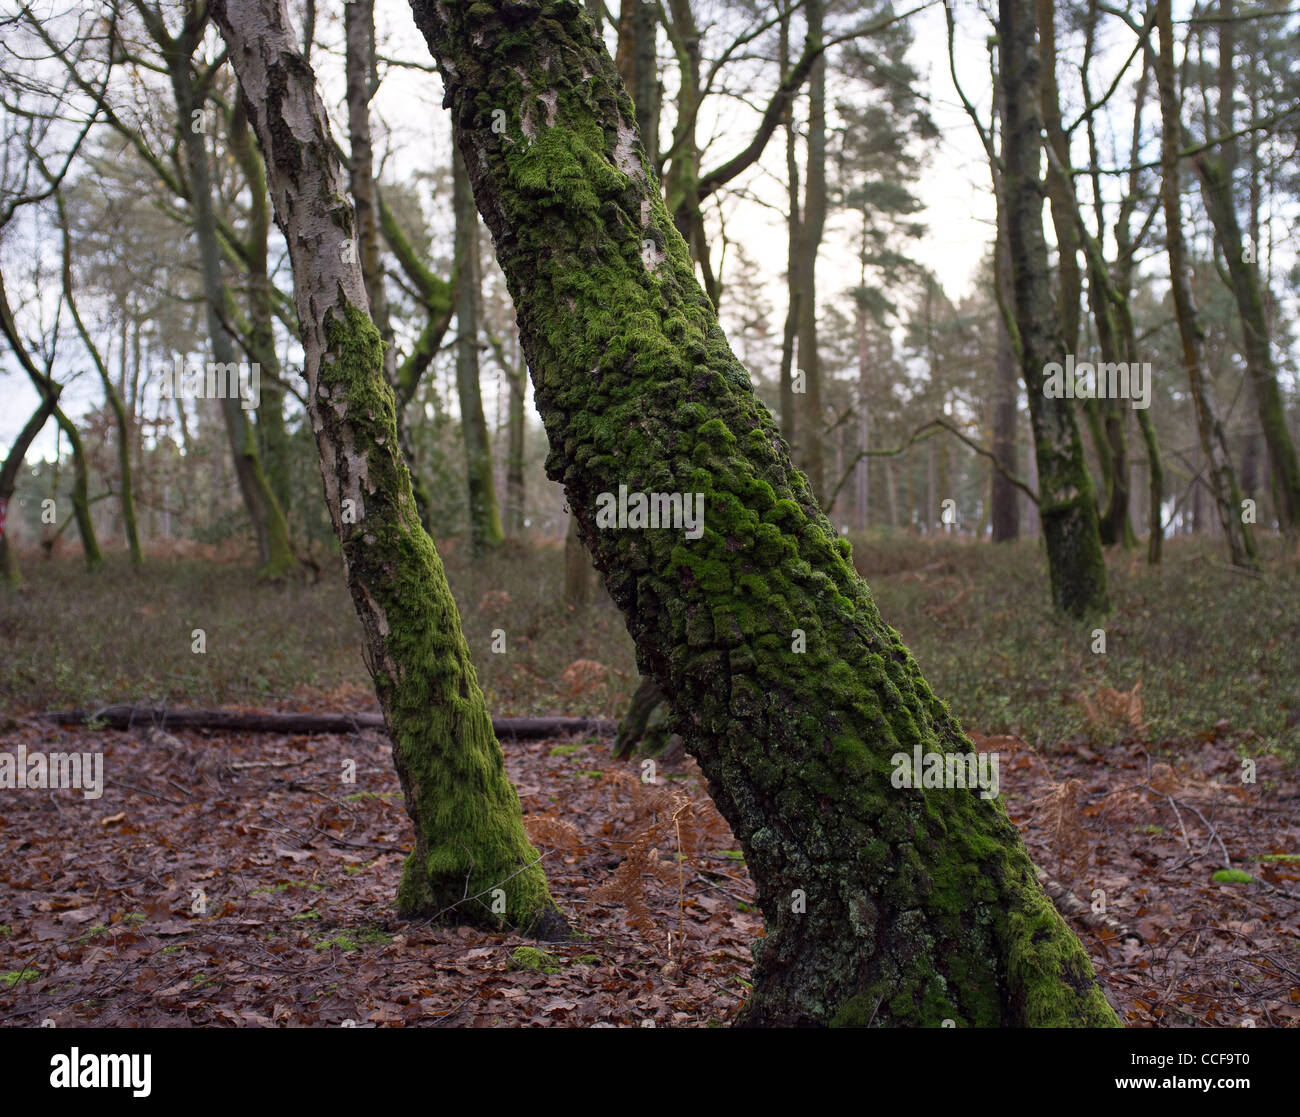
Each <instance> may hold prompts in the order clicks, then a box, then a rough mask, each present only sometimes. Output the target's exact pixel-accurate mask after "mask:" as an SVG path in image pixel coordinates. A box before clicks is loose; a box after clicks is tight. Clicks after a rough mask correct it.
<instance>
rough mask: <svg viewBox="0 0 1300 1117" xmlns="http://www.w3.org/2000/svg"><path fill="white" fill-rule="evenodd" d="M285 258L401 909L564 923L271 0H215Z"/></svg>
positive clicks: (337, 173)
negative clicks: (383, 732)
mask: <svg viewBox="0 0 1300 1117" xmlns="http://www.w3.org/2000/svg"><path fill="white" fill-rule="evenodd" d="M212 14H213V18H214V19H215V20H216V22H217V24H218V25H219V27H220V29H221V32H222V34H223V36H224V37H225V40H226V43H227V45H228V46H229V49H230V59H231V63H232V64H233V66H234V68H235V73H236V74H237V75H238V77H239V80H240V84H241V85H242V86H243V88H244V90H245V92H246V93H247V95H248V98H249V102H250V104H251V105H252V106H253V125H254V128H255V130H256V132H257V136H258V140H259V141H260V143H261V145H262V150H263V151H264V152H266V154H267V172H268V177H269V180H270V185H271V196H272V200H273V202H274V206H275V214H276V220H277V222H278V223H279V225H280V228H281V230H282V231H283V233H284V238H285V241H286V243H287V244H288V246H289V253H290V259H291V261H292V264H293V275H294V295H295V301H296V304H297V307H298V316H299V329H300V333H301V338H302V344H303V352H304V365H305V367H304V377H305V380H306V387H307V392H306V398H307V409H308V414H309V418H310V420H311V424H312V429H313V430H314V431H315V434H316V444H317V447H318V449H319V451H320V460H321V475H322V477H323V479H324V482H325V499H326V503H327V504H328V506H329V511H330V517H331V519H332V521H333V523H334V528H335V530H336V531H337V533H338V536H339V540H340V542H341V544H342V549H343V558H344V561H345V565H346V568H347V577H348V586H349V589H350V590H351V592H352V601H353V604H354V606H355V607H356V611H357V615H358V617H359V618H360V620H361V624H362V628H363V630H364V634H365V648H366V653H367V665H368V667H369V668H370V671H371V674H372V676H373V678H374V680H375V692H376V695H377V696H378V698H379V702H380V706H381V708H382V709H383V713H384V721H385V724H386V726H387V729H388V734H389V737H390V738H391V740H392V742H393V760H394V763H395V765H396V767H397V772H398V776H399V777H400V779H401V784H402V791H403V794H404V796H405V801H406V810H407V813H408V814H409V815H410V817H411V821H412V823H413V824H414V826H415V847H414V849H413V850H412V852H411V855H410V856H409V857H408V858H407V861H406V865H405V867H404V870H403V874H402V883H401V887H400V890H399V892H398V897H397V903H398V909H399V910H400V911H401V912H402V913H403V914H406V915H410V916H420V917H426V918H442V919H446V920H450V921H456V922H466V923H478V924H484V925H489V926H490V925H494V924H498V923H500V922H502V921H505V922H507V923H510V924H514V925H516V926H519V927H522V928H533V929H534V932H535V933H538V934H554V933H560V932H561V931H562V930H563V928H564V919H563V917H562V916H560V915H559V913H558V911H557V910H556V908H555V905H554V903H553V901H552V900H551V897H550V894H549V892H548V890H547V886H546V878H545V875H544V873H543V871H542V869H541V866H540V864H539V857H538V854H537V851H536V850H535V849H533V847H532V846H531V844H530V843H529V841H528V838H527V837H526V835H525V834H524V828H523V821H522V817H521V813H520V808H519V798H518V796H517V795H516V794H515V791H514V788H513V787H511V785H510V782H509V780H508V779H507V777H506V773H505V763H504V759H503V757H502V755H501V748H500V746H499V745H498V744H497V741H496V738H495V737H494V736H493V733H492V722H491V719H490V718H489V716H488V712H487V708H486V706H485V704H484V701H483V694H482V692H481V691H480V690H479V688H478V684H477V682H476V680H475V676H474V668H473V665H472V664H471V662H470V656H469V649H468V647H467V645H466V643H465V637H464V635H463V634H462V632H461V627H460V618H459V615H458V613H457V611H456V604H455V601H454V600H453V599H452V595H451V591H450V589H449V588H448V586H447V581H446V577H445V575H444V573H443V568H442V562H441V560H440V559H439V557H438V552H437V550H436V549H435V548H434V545H433V542H432V541H431V540H430V539H429V537H428V535H426V534H425V532H424V529H423V528H422V527H421V526H420V522H419V519H418V517H417V516H416V512H415V500H414V497H413V495H412V492H411V481H410V474H409V473H408V471H407V468H406V465H405V463H404V462H403V460H402V457H401V454H400V451H399V449H398V446H397V437H396V433H397V432H396V419H395V416H394V397H393V391H392V387H391V385H389V383H388V381H387V380H386V379H385V377H384V372H383V356H382V343H381V341H380V337H379V332H378V330H377V329H376V328H375V326H374V324H373V323H372V322H371V321H370V319H369V318H368V317H367V313H366V290H365V284H364V281H363V278H362V275H361V268H360V265H359V263H358V262H357V260H356V254H355V252H350V251H348V249H349V248H350V247H352V246H354V245H355V241H354V240H353V237H354V230H355V226H354V217H353V211H352V207H351V205H350V203H349V202H348V201H347V198H346V194H345V189H344V181H343V178H342V172H341V170H340V168H339V166H338V162H337V159H336V158H335V155H334V148H333V141H332V139H331V137H330V133H329V125H328V122H327V119H326V115H325V108H324V106H323V104H322V103H321V100H320V98H319V96H318V95H317V92H316V84H315V76H314V74H313V73H312V71H311V68H310V67H309V66H308V65H307V63H306V62H305V61H304V60H303V58H302V55H301V53H300V52H299V50H298V48H297V46H296V45H295V43H294V40H293V38H292V36H291V34H290V32H289V28H290V22H289V19H288V12H287V10H286V7H285V4H284V0H214V2H213V4H212Z"/></svg>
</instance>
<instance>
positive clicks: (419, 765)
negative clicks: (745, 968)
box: [319, 306, 563, 929]
mask: <svg viewBox="0 0 1300 1117" xmlns="http://www.w3.org/2000/svg"><path fill="white" fill-rule="evenodd" d="M328 340H329V352H328V354H327V358H326V360H325V362H324V363H323V364H322V367H321V371H320V378H319V390H320V391H321V393H322V394H323V395H327V396H328V401H329V402H328V403H325V404H324V406H325V407H327V408H329V409H332V410H333V411H334V412H335V413H336V414H338V415H340V416H341V417H342V420H343V422H344V424H345V427H344V429H345V430H347V431H349V432H350V433H351V436H352V438H353V443H352V445H351V446H350V447H349V452H350V453H351V454H354V455H355V457H356V461H357V462H358V466H359V468H360V470H361V471H362V472H361V477H362V483H361V485H360V486H359V488H358V489H357V490H356V492H355V493H353V494H348V493H343V494H341V496H342V499H351V500H356V499H358V498H359V499H360V501H361V502H362V505H363V507H361V508H358V509H356V515H355V521H356V522H355V524H352V523H349V522H348V520H347V517H344V522H343V523H342V524H341V525H340V529H341V537H342V540H343V553H344V557H345V559H346V561H347V565H348V574H349V579H348V580H349V584H350V585H351V587H352V591H353V595H354V597H358V598H360V599H361V600H360V601H359V606H360V607H361V609H362V610H363V612H364V613H370V612H375V613H377V615H378V617H379V618H380V620H379V622H378V623H379V625H380V637H381V639H382V641H383V646H384V650H385V660H384V662H383V663H378V664H372V665H371V667H372V670H373V671H374V676H375V687H376V690H377V692H378V694H379V697H380V701H381V704H382V705H383V708H384V711H385V715H386V717H387V720H388V725H389V731H390V736H391V738H392V741H393V754H394V760H395V762H396V765H397V770H398V773H399V776H400V777H401V782H402V790H403V792H404V794H405V797H406V808H407V813H408V814H409V815H410V816H411V820H412V822H413V823H414V824H415V830H416V841H415V848H414V849H413V851H412V853H411V855H410V856H409V857H408V858H407V861H406V864H405V866H404V868H403V873H402V883H401V887H400V890H399V893H398V908H399V910H400V911H402V912H403V913H404V914H406V915H411V916H415V915H419V916H425V917H429V916H443V917H445V918H449V919H451V920H454V921H456V922H474V923H482V924H487V925H500V924H503V923H504V924H512V925H515V926H520V927H524V928H532V929H538V928H539V927H542V928H551V927H553V926H555V925H558V924H561V923H562V922H563V921H562V920H561V919H560V918H559V917H558V913H557V912H556V910H555V905H554V903H553V901H552V900H551V897H550V894H549V892H548V891H547V887H546V878H545V876H544V874H543V872H542V869H541V866H540V863H539V855H538V853H537V850H535V849H534V848H533V846H532V845H531V844H530V842H529V841H528V838H527V836H526V835H525V833H524V829H523V822H522V818H521V814H520V808H519V798H518V796H517V795H516V793H515V791H514V788H513V787H512V786H511V785H510V781H509V779H508V778H507V777H506V772H505V762H504V759H503V757H502V754H501V748H500V746H499V745H498V744H497V741H496V738H495V736H494V735H493V732H492V721H491V718H490V717H489V715H488V711H487V707H486V704H485V702H484V699H483V694H482V692H481V691H480V690H479V687H478V683H477V680H476V678H475V673H474V667H473V664H472V663H471V661H470V656H469V649H468V647H467V645H466V643H465V638H464V635H463V633H462V631H461V625H460V615H459V613H458V612H457V610H456V603H455V601H454V600H453V598H452V595H451V590H450V588H449V587H448V585H447V581H446V576H445V574H444V571H443V566H442V561H441V559H440V558H439V556H438V552H437V550H436V549H435V548H434V545H433V541H432V540H431V539H430V538H429V536H428V535H427V534H426V533H425V532H424V530H423V528H422V527H421V526H420V523H419V518H418V516H417V515H416V510H415V503H414V498H413V496H412V494H411V486H410V477H409V474H408V473H407V470H406V467H405V465H404V464H403V462H402V461H401V458H400V456H399V455H398V454H397V453H396V452H395V450H396V437H397V429H396V419H395V415H394V399H393V393H392V390H391V388H390V387H389V386H388V384H387V383H386V382H385V381H384V380H383V378H382V377H381V376H380V375H378V370H379V369H380V368H382V345H383V343H382V341H381V340H380V337H379V332H378V330H377V329H376V328H375V327H374V326H373V325H372V324H371V322H370V320H369V318H368V317H367V316H366V315H365V314H364V313H363V312H362V311H360V310H358V309H356V308H355V307H352V306H348V307H347V310H346V316H345V317H344V318H343V319H342V320H335V321H333V322H332V323H330V325H329V327H328ZM367 599H368V600H367ZM495 890H499V892H498V891H495ZM494 902H495V906H496V908H497V910H496V911H494V910H493V908H494Z"/></svg>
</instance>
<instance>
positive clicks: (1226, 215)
mask: <svg viewBox="0 0 1300 1117" xmlns="http://www.w3.org/2000/svg"><path fill="white" fill-rule="evenodd" d="M1192 165H1193V166H1194V167H1195V168H1196V173H1197V176H1198V177H1199V178H1200V180H1201V196H1202V197H1203V198H1204V199H1205V211H1206V213H1208V214H1209V215H1210V222H1211V223H1212V224H1213V226H1214V235H1215V238H1216V239H1217V240H1218V242H1219V246H1220V247H1221V248H1222V249H1223V256H1224V260H1225V261H1226V262H1227V267H1228V277H1229V279H1230V280H1231V287H1232V297H1233V298H1234V299H1235V300H1236V303H1237V313H1238V315H1239V316H1240V317H1241V329H1242V340H1243V346H1242V348H1243V349H1244V350H1245V357H1246V379H1247V380H1249V381H1250V388H1251V395H1252V396H1253V397H1254V400H1255V410H1256V413H1257V414H1258V415H1259V427H1260V430H1261V431H1262V432H1263V435H1264V444H1265V445H1266V446H1267V447H1268V460H1269V464H1270V466H1271V467H1272V471H1273V484H1274V487H1275V491H1276V492H1277V495H1278V501H1277V507H1278V522H1279V523H1280V525H1281V527H1282V530H1283V531H1284V532H1291V531H1292V530H1294V528H1295V527H1296V525H1297V523H1300V460H1297V458H1296V449H1295V443H1294V442H1292V440H1291V432H1290V430H1288V429H1287V424H1286V407H1285V405H1284V403H1283V400H1282V393H1281V390H1280V389H1279V388H1278V383H1277V367H1276V366H1275V365H1274V363H1273V351H1272V345H1271V343H1270V340H1269V333H1268V325H1267V323H1266V322H1265V319H1264V299H1263V297H1262V295H1261V293H1260V288H1259V280H1258V277H1257V275H1256V271H1255V265H1254V264H1253V263H1251V262H1250V261H1249V260H1247V259H1246V251H1245V245H1244V242H1243V240H1242V236H1241V226H1240V224H1239V223H1238V221H1237V211H1236V206H1235V205H1234V204H1233V200H1232V179H1231V178H1230V177H1229V174H1228V171H1227V167H1226V164H1224V163H1221V162H1219V161H1218V160H1216V159H1215V158H1214V157H1213V156H1211V155H1208V154H1205V153H1202V154H1200V155H1198V156H1196V157H1195V158H1194V159H1193V160H1192Z"/></svg>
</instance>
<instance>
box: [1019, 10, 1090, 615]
mask: <svg viewBox="0 0 1300 1117" xmlns="http://www.w3.org/2000/svg"><path fill="white" fill-rule="evenodd" d="M998 44H999V50H1000V63H999V66H998V77H999V80H1000V82H1001V85H1002V91H1003V93H1002V95H1003V109H1004V112H1005V120H1006V133H1005V137H1004V139H1003V154H1004V159H1005V163H1006V170H1005V175H1004V191H1005V196H1006V219H1007V237H1008V244H1009V247H1010V251H1011V259H1012V262H1013V274H1012V287H1013V290H1014V294H1015V308H1016V311H1015V317H1016V324H1017V330H1018V333H1019V338H1020V367H1021V375H1022V376H1023V377H1024V381H1025V388H1026V390H1027V391H1028V394H1029V417H1030V421H1031V423H1032V424H1033V429H1034V453H1035V458H1036V459H1037V468H1038V492H1039V498H1040V500H1039V506H1038V508H1039V515H1040V518H1041V521H1042V527H1043V536H1044V539H1045V540H1046V543H1047V564H1048V571H1049V574H1050V577H1051V582H1052V599H1053V601H1055V602H1056V604H1057V606H1058V607H1059V608H1060V609H1062V610H1063V611H1064V612H1066V613H1069V614H1071V615H1072V616H1082V615H1084V614H1086V613H1094V612H1105V611H1106V610H1107V609H1108V608H1109V599H1108V597H1107V593H1106V563H1105V559H1104V558H1103V556H1102V551H1101V537H1100V534H1099V527H1098V522H1097V502H1096V499H1095V497H1094V495H1093V488H1092V479H1091V478H1090V477H1089V476H1088V466H1087V462H1086V461H1085V459H1084V456H1083V444H1082V442H1081V440H1080V438H1079V428H1078V426H1077V425H1076V423H1075V419H1074V411H1073V405H1072V402H1071V401H1070V400H1068V399H1048V398H1047V397H1046V396H1045V394H1044V381H1045V378H1046V371H1045V368H1046V366H1047V365H1048V364H1049V363H1052V362H1056V363H1058V364H1062V363H1063V362H1064V360H1065V343H1064V341H1063V339H1062V337H1061V331H1060V321H1059V319H1058V318H1057V312H1056V307H1055V305H1054V300H1053V298H1052V290H1051V280H1050V275H1049V272H1048V266H1047V243H1046V240H1045V239H1044V236H1043V187H1042V182H1041V180H1040V178H1039V164H1040V162H1041V159H1042V140H1041V123H1040V117H1039V105H1040V103H1041V101H1040V94H1039V80H1040V74H1039V71H1040V66H1041V63H1040V61H1039V55H1038V52H1037V50H1036V49H1035V45H1034V7H1033V0H1000V4H999V18H998Z"/></svg>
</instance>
